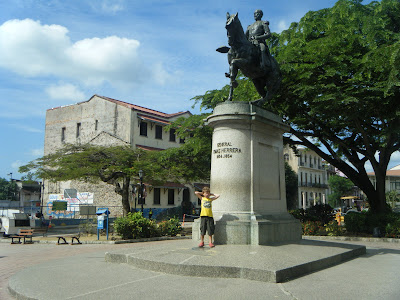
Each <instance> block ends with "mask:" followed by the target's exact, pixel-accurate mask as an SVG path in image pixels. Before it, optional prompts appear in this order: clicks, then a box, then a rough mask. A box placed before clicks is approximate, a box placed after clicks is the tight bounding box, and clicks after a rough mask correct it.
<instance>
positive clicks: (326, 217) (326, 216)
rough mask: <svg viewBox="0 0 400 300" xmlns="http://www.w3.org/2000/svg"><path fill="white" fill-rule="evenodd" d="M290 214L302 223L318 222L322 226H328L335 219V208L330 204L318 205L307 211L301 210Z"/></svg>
mask: <svg viewBox="0 0 400 300" xmlns="http://www.w3.org/2000/svg"><path fill="white" fill-rule="evenodd" d="M289 213H290V214H291V215H292V216H293V217H295V218H296V219H299V220H300V222H302V223H304V222H306V221H314V222H316V221H318V222H321V223H322V224H327V223H329V222H330V221H332V220H333V219H334V217H335V214H334V211H333V208H332V207H331V206H330V205H328V204H317V205H314V206H311V207H310V208H307V209H306V210H304V209H302V208H300V209H296V210H292V211H289Z"/></svg>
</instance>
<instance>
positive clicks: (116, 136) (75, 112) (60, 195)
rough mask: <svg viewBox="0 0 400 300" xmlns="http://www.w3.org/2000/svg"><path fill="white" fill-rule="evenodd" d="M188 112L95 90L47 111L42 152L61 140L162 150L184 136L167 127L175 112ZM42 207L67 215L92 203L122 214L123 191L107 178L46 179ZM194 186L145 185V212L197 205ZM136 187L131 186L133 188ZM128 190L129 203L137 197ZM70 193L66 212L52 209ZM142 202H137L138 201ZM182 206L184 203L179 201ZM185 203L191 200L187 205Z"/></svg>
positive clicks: (58, 145) (183, 114) (180, 114)
mask: <svg viewBox="0 0 400 300" xmlns="http://www.w3.org/2000/svg"><path fill="white" fill-rule="evenodd" d="M190 115H191V113H190V112H189V111H184V112H177V113H172V114H167V113H163V112H160V111H156V110H153V109H149V108H145V107H141V106H138V105H134V104H130V103H127V102H123V101H119V100H115V99H111V98H108V97H103V96H99V95H94V96H93V97H91V98H90V99H89V100H87V101H84V102H80V103H77V104H73V105H68V106H62V107H57V108H52V109H49V110H47V113H46V129H45V144H44V154H45V155H47V154H50V153H53V152H55V151H56V150H57V149H60V148H61V147H63V146H64V145H65V144H67V143H68V144H86V143H90V144H93V145H103V146H111V145H113V146H114V145H129V146H131V147H132V148H141V149H145V150H163V149H167V148H171V147H179V146H180V144H182V143H183V142H184V141H183V140H180V139H179V138H177V137H176V135H175V132H174V130H173V129H171V130H169V131H168V132H166V131H165V126H167V125H169V124H170V123H171V122H173V121H175V120H176V119H177V118H179V117H188V116H190ZM44 187H45V188H44V199H43V200H44V204H45V206H46V209H45V211H44V213H45V214H47V215H53V216H59V217H69V216H72V215H76V214H77V213H78V212H79V206H80V205H82V204H90V205H93V206H97V207H109V208H110V211H111V214H112V215H114V216H119V215H121V214H122V206H121V196H119V195H118V194H116V193H115V192H114V187H113V186H112V185H109V184H106V183H99V184H96V185H93V184H91V185H89V184H86V183H83V182H80V181H69V182H57V183H51V182H48V181H45V182H44ZM193 188H194V187H192V186H188V187H187V186H183V185H181V184H174V183H167V184H165V185H164V186H160V187H155V186H148V188H147V191H146V192H147V196H146V199H145V204H144V210H145V214H146V212H147V211H148V210H149V208H152V211H153V216H155V215H156V214H157V213H159V212H161V211H163V210H165V209H167V208H172V207H176V206H180V205H182V203H184V204H185V203H186V204H189V203H193V204H197V198H196V199H195V197H194V191H193V190H192V189H193ZM133 190H134V189H133ZM135 196H136V195H135V194H132V199H131V200H132V203H131V206H132V207H136V205H137V197H135ZM65 198H68V201H70V202H71V203H69V206H68V207H69V210H68V211H67V212H55V211H52V209H51V205H47V204H48V203H50V204H51V202H52V201H54V200H63V199H65ZM140 206H141V205H140ZM183 206H184V205H183ZM186 206H189V205H186Z"/></svg>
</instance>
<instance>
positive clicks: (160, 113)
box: [95, 95, 191, 118]
mask: <svg viewBox="0 0 400 300" xmlns="http://www.w3.org/2000/svg"><path fill="white" fill-rule="evenodd" d="M95 96H97V97H99V98H102V99H105V100H108V101H111V102H114V103H116V104H119V105H122V106H125V107H128V108H131V109H135V110H138V111H141V112H145V113H149V114H153V115H157V116H160V117H164V118H172V117H175V116H179V115H183V114H185V113H189V114H191V113H190V111H181V112H177V113H173V114H167V113H163V112H161V111H157V110H154V109H150V108H146V107H143V106H139V105H135V104H131V103H128V102H124V101H120V100H116V99H113V98H109V97H105V96H100V95H95Z"/></svg>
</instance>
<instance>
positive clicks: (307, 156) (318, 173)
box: [283, 147, 328, 208]
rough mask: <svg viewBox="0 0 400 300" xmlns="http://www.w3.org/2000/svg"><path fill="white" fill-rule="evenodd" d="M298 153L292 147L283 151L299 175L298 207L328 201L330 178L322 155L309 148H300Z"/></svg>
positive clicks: (285, 157) (287, 160)
mask: <svg viewBox="0 0 400 300" xmlns="http://www.w3.org/2000/svg"><path fill="white" fill-rule="evenodd" d="M297 152H298V153H297V154H296V153H294V151H293V150H292V149H291V148H290V147H285V148H284V151H283V155H284V159H285V161H286V162H287V163H288V164H289V165H290V166H291V167H292V169H293V171H295V172H296V174H297V176H298V186H299V187H298V207H299V208H307V207H310V206H312V205H314V204H316V203H328V200H327V190H328V181H327V180H328V178H327V171H326V169H325V166H324V165H323V163H322V159H321V157H319V156H318V154H316V153H315V152H314V151H312V150H310V149H307V148H300V147H299V148H298V149H297Z"/></svg>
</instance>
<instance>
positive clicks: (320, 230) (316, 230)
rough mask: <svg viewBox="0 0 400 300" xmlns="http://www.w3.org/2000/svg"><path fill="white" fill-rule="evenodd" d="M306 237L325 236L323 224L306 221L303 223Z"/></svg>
mask: <svg viewBox="0 0 400 300" xmlns="http://www.w3.org/2000/svg"><path fill="white" fill-rule="evenodd" d="M301 227H302V228H303V234H304V235H325V233H326V231H325V228H324V226H323V224H322V223H321V222H319V221H306V222H304V223H301Z"/></svg>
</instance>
